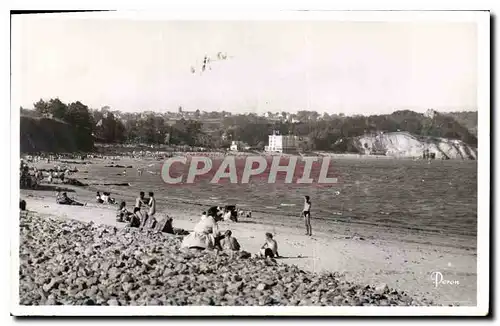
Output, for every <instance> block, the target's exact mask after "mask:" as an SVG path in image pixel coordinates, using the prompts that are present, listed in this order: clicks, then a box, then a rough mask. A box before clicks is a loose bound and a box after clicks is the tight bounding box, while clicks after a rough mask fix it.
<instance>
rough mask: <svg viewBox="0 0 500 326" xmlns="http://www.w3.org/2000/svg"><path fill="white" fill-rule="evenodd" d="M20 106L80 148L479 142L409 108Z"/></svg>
mask: <svg viewBox="0 0 500 326" xmlns="http://www.w3.org/2000/svg"><path fill="white" fill-rule="evenodd" d="M21 111H22V112H21V113H22V114H25V115H33V116H50V117H52V118H54V119H59V120H62V121H64V122H66V123H68V124H69V125H70V126H72V128H73V129H74V131H75V134H76V135H77V136H76V138H77V139H76V142H77V145H78V147H79V148H80V149H81V150H83V151H87V150H91V149H92V148H93V145H94V142H96V141H97V142H102V143H108V144H113V143H135V144H138V143H141V144H165V145H188V146H197V147H206V148H225V147H228V146H229V145H230V143H231V141H233V140H237V141H242V142H244V143H246V144H248V145H249V146H251V147H253V148H256V149H263V148H264V146H265V145H267V142H268V136H269V135H270V134H271V133H272V132H273V131H278V132H279V133H280V134H283V135H286V134H293V135H297V136H299V137H302V139H303V142H302V143H301V145H300V146H301V148H302V149H303V150H304V151H306V150H329V151H336V152H350V151H354V150H355V149H354V148H353V147H352V144H351V142H348V141H344V140H347V139H349V138H352V137H356V136H361V135H364V134H367V133H379V132H396V131H406V132H409V133H412V134H414V135H417V136H430V137H443V138H451V139H459V140H462V141H464V142H466V143H467V144H469V145H473V146H477V137H476V136H475V135H474V134H472V133H471V132H470V131H469V130H468V128H467V127H465V126H464V125H463V124H461V123H459V122H457V121H456V120H455V119H454V118H453V116H451V115H448V114H441V113H436V114H434V116H433V117H428V116H426V115H424V114H421V113H417V112H413V111H410V110H400V111H395V112H394V113H392V114H388V115H370V116H362V115H354V116H344V115H342V114H339V115H337V114H333V115H328V114H323V115H319V114H318V113H317V112H315V111H299V112H297V113H296V114H294V115H293V119H290V115H289V114H287V113H286V112H282V113H276V114H274V116H272V118H269V116H271V114H268V115H267V116H268V117H263V116H258V115H256V114H252V113H250V114H238V115H231V114H228V113H225V112H224V113H222V114H221V113H219V112H215V113H206V112H204V113H200V111H199V110H197V111H196V112H195V114H194V115H193V116H192V118H191V117H190V118H187V119H186V118H175V117H174V118H172V115H171V114H170V115H169V114H159V113H154V112H143V113H124V112H120V111H117V110H111V109H110V108H109V107H103V108H101V109H99V110H95V109H90V108H89V107H88V106H87V105H85V104H83V103H81V102H79V101H77V102H74V103H70V104H66V103H63V102H62V101H60V100H59V99H57V98H56V99H50V100H49V101H44V100H40V101H38V102H36V103H34V109H33V110H26V109H23V108H21ZM474 113H475V116H476V117H477V113H476V112H474ZM476 119H477V118H476Z"/></svg>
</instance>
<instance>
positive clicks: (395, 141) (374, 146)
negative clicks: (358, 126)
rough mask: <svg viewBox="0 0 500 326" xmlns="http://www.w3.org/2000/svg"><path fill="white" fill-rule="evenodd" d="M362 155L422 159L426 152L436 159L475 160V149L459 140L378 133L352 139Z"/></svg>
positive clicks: (408, 134)
mask: <svg viewBox="0 0 500 326" xmlns="http://www.w3.org/2000/svg"><path fill="white" fill-rule="evenodd" d="M353 145H354V146H355V147H356V148H357V149H358V150H359V152H360V153H362V154H367V155H369V154H380V155H387V156H393V157H423V155H424V153H425V152H426V151H428V152H429V154H432V153H434V155H435V158H436V159H471V160H475V159H477V149H476V148H474V147H472V146H470V145H468V144H466V143H464V142H463V141H461V140H456V139H446V138H439V137H422V136H415V135H412V134H410V133H408V132H390V133H378V134H372V135H363V136H360V137H356V138H354V139H353Z"/></svg>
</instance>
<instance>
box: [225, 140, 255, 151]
mask: <svg viewBox="0 0 500 326" xmlns="http://www.w3.org/2000/svg"><path fill="white" fill-rule="evenodd" d="M229 149H230V150H231V151H233V152H239V151H242V150H248V149H250V146H248V144H247V143H245V142H242V141H238V140H233V141H232V142H231V147H229Z"/></svg>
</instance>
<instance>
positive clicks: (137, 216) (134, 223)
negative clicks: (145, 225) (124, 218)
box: [127, 207, 143, 228]
mask: <svg viewBox="0 0 500 326" xmlns="http://www.w3.org/2000/svg"><path fill="white" fill-rule="evenodd" d="M142 219H143V216H142V213H141V209H140V208H139V207H134V213H133V214H132V215H130V221H129V222H128V224H127V226H128V227H131V228H138V227H140V226H141V221H142Z"/></svg>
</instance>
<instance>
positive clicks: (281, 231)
mask: <svg viewBox="0 0 500 326" xmlns="http://www.w3.org/2000/svg"><path fill="white" fill-rule="evenodd" d="M68 188H76V189H78V192H79V194H80V195H83V194H82V193H83V191H82V189H79V188H77V187H68ZM88 195H91V196H92V197H90V198H93V193H92V194H91V192H90V191H88V194H87V196H88ZM87 196H85V195H83V196H79V198H83V197H87ZM21 198H23V199H25V200H26V201H27V203H28V210H30V211H35V212H37V213H39V214H41V215H43V216H52V217H58V218H66V219H75V220H78V221H82V222H93V223H96V224H105V225H112V226H116V227H123V225H124V224H123V223H119V222H116V221H115V209H116V207H115V206H112V205H99V204H94V203H92V201H90V202H89V204H88V206H84V207H77V206H65V205H57V204H56V203H55V200H54V194H53V193H52V192H45V191H36V190H35V191H33V190H27V191H25V190H22V191H21ZM172 206H175V205H170V206H167V207H162V206H159V209H158V213H157V215H158V216H162V215H164V214H165V213H167V214H169V215H170V216H173V217H174V222H173V225H174V227H177V228H183V229H186V230H188V231H191V230H192V228H193V227H194V225H195V223H196V222H197V221H198V218H199V215H200V214H199V213H198V214H196V213H194V211H195V209H194V208H193V207H191V208H189V207H181V206H177V207H172ZM313 223H314V221H313ZM220 228H221V229H222V230H225V229H231V230H232V231H233V235H234V236H235V237H236V238H237V239H238V241H239V242H240V244H241V246H242V250H246V251H248V252H251V253H255V252H257V251H258V250H259V248H260V245H261V244H262V243H263V242H264V239H263V235H264V233H265V232H272V233H273V234H274V235H275V238H276V240H277V241H278V244H279V248H280V249H279V250H280V252H281V254H282V255H283V256H284V257H286V258H284V259H282V262H284V263H286V264H292V265H297V266H298V267H299V268H301V269H304V270H306V271H311V272H314V273H321V272H326V271H328V272H339V273H341V274H343V275H344V276H345V278H346V279H347V280H348V281H352V282H357V283H362V284H371V285H374V286H377V284H387V285H388V286H389V287H392V288H395V289H398V290H402V291H405V292H407V293H409V294H411V295H413V296H415V297H420V298H426V299H430V300H432V301H433V302H434V303H435V304H440V305H452V304H453V305H465V306H474V305H476V284H477V273H476V264H477V261H476V260H477V256H476V253H475V250H473V251H471V250H470V249H469V248H466V249H463V248H457V246H456V245H455V246H454V245H450V243H448V244H447V243H446V242H445V243H443V244H441V245H436V244H435V242H436V241H435V239H434V240H432V241H428V242H429V243H428V244H425V243H419V242H412V240H411V237H409V238H408V239H404V238H403V239H401V235H396V234H394V233H383V232H380V230H371V231H367V230H364V231H363V233H358V232H356V228H355V227H354V230H352V229H353V226H340V225H339V227H338V229H337V230H326V232H325V231H324V230H321V231H320V232H317V231H315V229H314V224H313V233H314V236H313V237H307V236H305V235H303V230H302V229H298V228H293V227H289V226H286V225H276V224H275V225H273V224H269V223H258V222H256V221H255V220H254V219H252V220H243V221H242V222H239V223H229V222H221V223H220ZM332 231H333V232H332ZM424 240H425V239H424ZM427 240H429V239H427ZM261 242H262V243H261ZM432 272H441V273H443V274H444V276H445V278H446V279H456V280H458V281H459V283H460V285H458V286H457V285H455V286H453V285H439V286H438V287H436V286H435V285H434V284H433V281H432V279H431V274H432Z"/></svg>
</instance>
